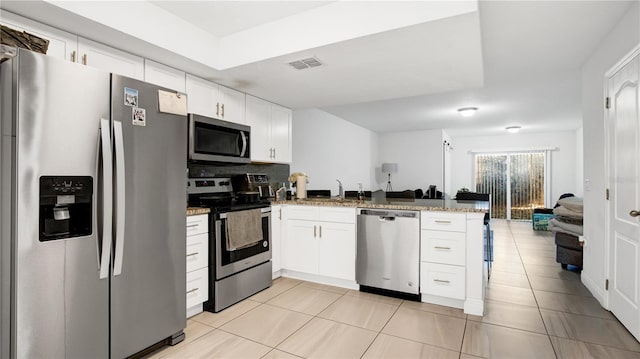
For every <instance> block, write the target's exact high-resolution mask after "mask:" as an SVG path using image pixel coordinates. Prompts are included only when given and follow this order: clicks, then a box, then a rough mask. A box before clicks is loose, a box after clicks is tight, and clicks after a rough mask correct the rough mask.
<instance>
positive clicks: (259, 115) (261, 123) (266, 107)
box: [246, 95, 273, 162]
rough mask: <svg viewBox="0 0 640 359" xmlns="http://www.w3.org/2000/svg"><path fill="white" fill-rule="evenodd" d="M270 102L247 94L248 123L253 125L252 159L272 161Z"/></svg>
mask: <svg viewBox="0 0 640 359" xmlns="http://www.w3.org/2000/svg"><path fill="white" fill-rule="evenodd" d="M269 111H270V104H269V102H267V101H265V100H262V99H259V98H257V97H253V96H249V95H247V115H246V124H247V125H249V126H251V160H252V161H262V162H271V161H273V159H272V158H271V138H270V137H271V135H270V129H269Z"/></svg>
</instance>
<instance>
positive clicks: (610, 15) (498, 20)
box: [211, 1, 632, 136]
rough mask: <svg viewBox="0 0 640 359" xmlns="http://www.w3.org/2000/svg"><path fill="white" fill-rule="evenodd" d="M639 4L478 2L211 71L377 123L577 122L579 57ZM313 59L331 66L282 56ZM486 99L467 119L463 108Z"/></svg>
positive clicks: (384, 128) (380, 126) (459, 131)
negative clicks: (297, 66) (306, 66)
mask: <svg viewBox="0 0 640 359" xmlns="http://www.w3.org/2000/svg"><path fill="white" fill-rule="evenodd" d="M631 3H632V2H631V1H628V2H622V1H480V3H479V9H478V11H477V12H473V13H469V14H465V15H459V16H454V17H449V18H445V19H440V20H436V21H430V22H425V23H422V24H419V25H414V26H409V27H404V28H401V29H397V30H392V31H386V32H383V33H378V34H373V35H369V36H366V37H360V38H356V39H352V40H347V41H341V42H338V43H333V44H330V45H326V46H322V47H316V48H312V49H308V50H305V51H299V52H295V53H291V54H287V55H283V56H278V57H274V58H271V59H267V60H263V61H259V62H255V63H251V64H247V65H242V66H238V67H235V68H232V69H228V70H224V71H221V72H220V73H217V74H216V75H215V76H213V77H211V79H212V80H214V81H218V82H221V83H225V84H227V85H229V86H232V87H236V88H240V89H241V90H243V91H246V92H248V93H251V94H254V95H256V96H259V97H263V98H266V99H269V100H271V101H274V102H277V103H281V104H283V105H286V106H289V107H292V108H295V109H301V108H309V107H318V108H321V109H323V110H325V111H327V112H329V113H332V114H334V115H336V116H338V117H341V118H343V119H345V120H347V121H350V122H353V123H355V124H358V125H360V126H362V127H365V128H368V129H371V130H373V131H376V132H393V131H411V130H417V129H425V130H426V129H437V128H443V129H445V130H446V131H447V132H448V133H449V134H450V135H452V136H467V135H480V134H487V135H489V134H502V133H504V128H505V127H507V126H511V125H519V126H522V128H523V129H522V132H524V133H526V132H547V131H563V130H567V131H569V130H575V129H577V128H578V127H580V126H581V125H582V112H581V111H582V110H581V108H582V106H581V93H580V92H581V86H580V83H581V79H580V66H581V65H582V64H583V63H584V61H585V60H586V59H587V58H588V56H589V54H591V53H592V52H593V51H594V49H595V47H596V46H597V44H598V43H599V42H600V41H601V39H602V38H603V37H604V35H605V34H606V33H607V32H608V31H609V30H610V29H612V28H613V26H614V25H615V24H616V22H617V21H618V20H619V19H620V18H621V17H622V16H623V15H624V13H625V12H626V11H627V10H628V9H629V7H630V5H631ZM308 56H316V57H317V58H318V59H320V60H321V61H322V62H324V63H325V64H326V66H323V67H320V68H315V69H310V70H303V71H296V70H293V69H291V68H289V67H288V66H286V63H287V62H289V61H292V60H295V59H298V58H302V57H308ZM465 106H477V107H479V108H480V110H479V111H478V113H477V114H476V116H474V117H471V118H463V117H461V116H460V115H459V114H458V113H457V112H456V109H457V108H460V107H465Z"/></svg>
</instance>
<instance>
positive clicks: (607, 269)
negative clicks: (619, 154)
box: [602, 44, 640, 310]
mask: <svg viewBox="0 0 640 359" xmlns="http://www.w3.org/2000/svg"><path fill="white" fill-rule="evenodd" d="M636 56H640V44H638V45H636V46H635V47H634V48H633V49H632V50H631V51H629V52H628V53H627V54H626V55H624V56H622V58H621V59H620V60H619V61H618V62H617V63H616V64H615V65H613V66H612V67H611V68H610V69H609V70H607V72H605V74H604V78H603V80H602V82H603V84H602V87H603V89H604V95H605V96H604V97H605V98H607V97H609V95H610V93H609V80H610V79H611V77H613V75H615V74H616V73H617V72H618V71H620V70H622V68H623V67H624V66H626V65H627V64H628V63H630V62H631V61H632V60H634V59H635V58H636ZM610 121H611V119H610V117H609V111H608V109H605V111H604V131H603V133H604V168H605V178H604V188H605V189H608V188H611V180H610V177H609V173H610V172H611V162H610V161H609V156H610V155H611V141H610V139H611V136H610V135H611V131H610ZM605 202H606V205H605V211H604V213H605V218H604V231H605V232H604V255H605V258H604V278H605V279H609V278H610V277H611V274H612V273H611V203H612V202H611V201H609V200H605ZM603 287H604V283H603ZM603 289H604V288H603ZM603 292H604V295H603V303H602V304H603V307H604V308H605V309H607V310H609V309H610V306H609V295H610V294H611V291H609V290H606V289H605V290H603Z"/></svg>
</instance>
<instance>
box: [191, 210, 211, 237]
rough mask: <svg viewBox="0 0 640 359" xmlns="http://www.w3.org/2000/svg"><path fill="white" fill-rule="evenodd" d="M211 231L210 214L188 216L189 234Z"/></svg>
mask: <svg viewBox="0 0 640 359" xmlns="http://www.w3.org/2000/svg"><path fill="white" fill-rule="evenodd" d="M207 232H209V215H208V214H198V215H195V216H187V236H192V235H194V234H202V233H207Z"/></svg>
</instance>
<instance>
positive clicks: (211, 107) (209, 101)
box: [186, 74, 220, 118]
mask: <svg viewBox="0 0 640 359" xmlns="http://www.w3.org/2000/svg"><path fill="white" fill-rule="evenodd" d="M186 90H187V110H188V111H189V113H195V114H198V115H201V116H206V117H214V118H218V117H219V113H220V107H219V106H216V100H217V99H218V85H217V84H214V83H213V82H209V81H207V80H203V79H201V78H199V77H195V76H193V75H189V74H187V80H186ZM216 107H217V108H216ZM216 110H217V114H216Z"/></svg>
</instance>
